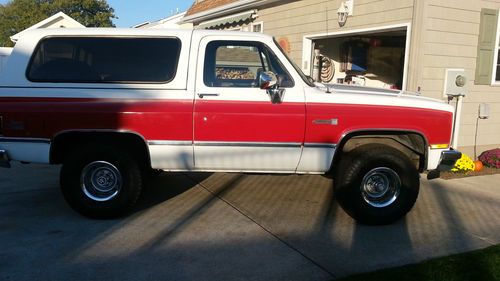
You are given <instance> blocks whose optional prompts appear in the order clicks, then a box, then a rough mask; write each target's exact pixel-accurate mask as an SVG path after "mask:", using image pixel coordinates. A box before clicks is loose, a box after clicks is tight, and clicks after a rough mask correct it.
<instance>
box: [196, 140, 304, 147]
mask: <svg viewBox="0 0 500 281" xmlns="http://www.w3.org/2000/svg"><path fill="white" fill-rule="evenodd" d="M194 145H195V146H240V147H301V146H302V144H301V143H298V142H212V141H200V142H194Z"/></svg>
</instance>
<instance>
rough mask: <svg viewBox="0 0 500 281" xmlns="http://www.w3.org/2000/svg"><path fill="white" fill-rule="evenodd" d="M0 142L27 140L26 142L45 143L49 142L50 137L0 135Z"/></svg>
mask: <svg viewBox="0 0 500 281" xmlns="http://www.w3.org/2000/svg"><path fill="white" fill-rule="evenodd" d="M0 142H27V143H45V144H50V139H42V138H8V137H0Z"/></svg>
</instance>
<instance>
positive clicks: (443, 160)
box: [427, 149, 462, 180]
mask: <svg viewBox="0 0 500 281" xmlns="http://www.w3.org/2000/svg"><path fill="white" fill-rule="evenodd" d="M460 157H462V153H461V152H459V151H456V150H453V149H450V150H445V151H443V152H441V157H440V159H439V164H438V166H437V168H436V169H435V170H432V171H429V173H428V174H427V179H430V180H431V179H435V178H439V176H440V173H441V172H445V171H449V170H451V169H452V168H453V166H455V163H456V162H457V160H458V159H460Z"/></svg>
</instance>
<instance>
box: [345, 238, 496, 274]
mask: <svg viewBox="0 0 500 281" xmlns="http://www.w3.org/2000/svg"><path fill="white" fill-rule="evenodd" d="M375 280H380V281H382V280H384V281H387V280H398V281H472V280H474V281H476V280H478V281H500V245H496V246H492V247H488V248H486V249H483V250H477V251H473V252H468V253H463V254H457V255H451V256H447V257H442V258H437V259H432V260H428V261H424V262H421V263H418V264H411V265H406V266H401V267H395V268H389V269H383V270H379V271H375V272H371V273H364V274H359V275H353V276H349V277H346V278H342V279H338V281H375Z"/></svg>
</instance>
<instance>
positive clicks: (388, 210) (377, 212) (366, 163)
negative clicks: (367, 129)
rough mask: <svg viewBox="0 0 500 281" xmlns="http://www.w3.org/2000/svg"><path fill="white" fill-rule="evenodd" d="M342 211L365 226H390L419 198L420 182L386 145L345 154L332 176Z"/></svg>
mask: <svg viewBox="0 0 500 281" xmlns="http://www.w3.org/2000/svg"><path fill="white" fill-rule="evenodd" d="M334 187H335V196H336V198H337V200H338V202H339V204H340V205H341V206H342V208H343V209H344V210H345V211H346V212H347V213H348V214H349V215H350V216H351V217H352V218H354V219H355V220H357V221H359V222H360V223H364V224H371V225H380V224H389V223H392V222H394V221H396V220H399V219H400V218H402V217H404V216H405V215H406V213H408V212H409V211H410V210H411V209H412V207H413V205H414V204H415V201H416V200H417V197H418V192H419V188H420V179H419V174H418V171H417V169H416V168H415V166H414V164H413V163H412V162H411V161H410V159H409V158H408V157H407V156H406V155H404V154H403V153H402V152H400V151H399V150H397V149H394V148H392V147H389V146H385V145H378V144H370V145H364V146H361V147H359V148H357V149H355V150H353V151H352V152H350V153H348V154H346V155H345V156H344V158H343V159H342V160H341V162H340V166H339V169H338V170H337V173H336V176H335V182H334Z"/></svg>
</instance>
